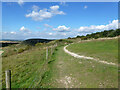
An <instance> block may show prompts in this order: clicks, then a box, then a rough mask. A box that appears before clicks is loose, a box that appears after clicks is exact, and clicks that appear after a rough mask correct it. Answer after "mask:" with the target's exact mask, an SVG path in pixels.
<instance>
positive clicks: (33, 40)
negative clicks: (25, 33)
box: [22, 38, 53, 45]
mask: <svg viewBox="0 0 120 90" xmlns="http://www.w3.org/2000/svg"><path fill="white" fill-rule="evenodd" d="M50 41H53V40H51V39H38V38H37V39H27V40H24V41H23V42H22V43H23V44H28V45H35V44H36V43H48V42H50Z"/></svg>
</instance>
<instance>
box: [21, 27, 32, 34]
mask: <svg viewBox="0 0 120 90" xmlns="http://www.w3.org/2000/svg"><path fill="white" fill-rule="evenodd" d="M20 31H21V32H24V34H27V33H31V31H30V30H29V29H27V28H25V27H24V26H22V27H21V28H20Z"/></svg>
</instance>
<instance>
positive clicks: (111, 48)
mask: <svg viewBox="0 0 120 90" xmlns="http://www.w3.org/2000/svg"><path fill="white" fill-rule="evenodd" d="M67 49H68V50H69V51H71V52H74V53H77V54H79V55H85V56H90V57H94V58H98V59H100V60H105V61H108V62H113V63H116V64H117V63H118V39H111V40H94V41H89V42H80V43H75V44H71V45H70V46H68V47H67Z"/></svg>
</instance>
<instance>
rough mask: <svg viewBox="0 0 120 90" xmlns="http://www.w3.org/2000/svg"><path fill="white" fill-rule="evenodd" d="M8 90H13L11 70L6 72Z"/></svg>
mask: <svg viewBox="0 0 120 90" xmlns="http://www.w3.org/2000/svg"><path fill="white" fill-rule="evenodd" d="M5 73H6V88H9V89H11V70H6V71H5Z"/></svg>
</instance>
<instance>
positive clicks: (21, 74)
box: [2, 46, 47, 88]
mask: <svg viewBox="0 0 120 90" xmlns="http://www.w3.org/2000/svg"><path fill="white" fill-rule="evenodd" d="M25 47H26V46H23V47H19V48H25ZM15 48H17V46H16V47H15V46H10V47H9V46H8V47H5V48H4V49H3V50H4V51H5V52H4V53H5V54H6V55H7V56H3V58H2V72H3V74H2V77H3V88H5V70H8V69H10V70H11V71H12V73H11V75H12V76H11V77H12V81H11V82H12V85H11V86H12V88H30V87H37V85H38V86H39V83H40V81H41V78H42V77H43V76H44V73H45V72H46V70H47V66H46V65H45V64H46V62H47V61H46V49H44V48H41V47H32V48H31V49H29V50H25V51H23V52H20V53H15V51H14V49H15ZM6 50H8V51H11V52H9V53H8V51H6ZM10 53H12V54H10ZM3 55H4V54H3Z"/></svg>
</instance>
